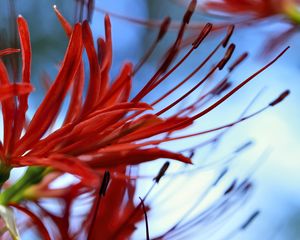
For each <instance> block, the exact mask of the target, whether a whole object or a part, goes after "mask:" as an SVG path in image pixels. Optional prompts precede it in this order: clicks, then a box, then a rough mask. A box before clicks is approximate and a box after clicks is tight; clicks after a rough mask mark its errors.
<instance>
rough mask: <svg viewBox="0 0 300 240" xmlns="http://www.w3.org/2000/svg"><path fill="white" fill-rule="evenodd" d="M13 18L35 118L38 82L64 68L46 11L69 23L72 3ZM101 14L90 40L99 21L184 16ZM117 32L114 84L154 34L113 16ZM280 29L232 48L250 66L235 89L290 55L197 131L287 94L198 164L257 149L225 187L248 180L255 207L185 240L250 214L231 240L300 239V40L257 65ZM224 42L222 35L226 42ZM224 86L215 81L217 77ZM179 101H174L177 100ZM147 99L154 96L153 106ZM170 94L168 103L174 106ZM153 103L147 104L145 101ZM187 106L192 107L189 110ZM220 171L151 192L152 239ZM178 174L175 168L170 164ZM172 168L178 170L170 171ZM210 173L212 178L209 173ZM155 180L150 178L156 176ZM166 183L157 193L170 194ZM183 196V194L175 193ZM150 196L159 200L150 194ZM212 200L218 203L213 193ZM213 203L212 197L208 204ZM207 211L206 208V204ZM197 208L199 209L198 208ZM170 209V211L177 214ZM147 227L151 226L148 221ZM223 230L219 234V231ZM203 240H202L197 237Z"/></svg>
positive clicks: (142, 9) (120, 5)
mask: <svg viewBox="0 0 300 240" xmlns="http://www.w3.org/2000/svg"><path fill="white" fill-rule="evenodd" d="M8 2H9V1H6V0H1V5H0V29H1V39H4V40H5V39H6V40H9V39H10V38H13V36H12V33H11V32H10V31H9V29H10V28H11V27H12V24H11V22H10V21H11V19H10V17H9V10H8V9H9V4H8ZM14 3H15V5H16V13H17V14H22V15H23V16H24V17H25V18H26V19H27V20H28V23H29V26H30V30H31V39H32V46H33V64H32V74H33V83H34V85H35V87H36V91H35V93H34V94H33V95H32V96H31V99H30V103H31V104H30V106H31V111H33V110H34V109H35V108H36V107H37V106H38V104H39V102H40V101H41V99H42V96H43V93H44V90H43V86H42V83H41V81H40V77H41V76H42V74H43V72H44V71H46V72H47V73H49V74H50V76H51V77H52V79H53V78H54V76H55V74H56V71H57V68H56V64H57V63H59V61H60V60H61V59H62V58H63V54H64V50H65V48H66V46H67V38H66V36H65V34H64V32H63V30H62V28H61V26H60V24H59V22H58V21H57V19H56V17H55V14H54V12H53V10H52V5H53V4H56V5H57V6H58V8H59V9H60V11H61V12H62V13H63V14H64V16H65V17H66V18H68V19H70V20H72V19H73V16H74V9H75V4H74V1H73V0H64V1H62V0H56V1H53V0H51V1H50V0H44V1H33V0H27V1H21V0H15V1H14ZM96 6H97V7H99V9H98V10H96V11H95V12H94V15H93V19H92V29H93V31H94V35H95V36H100V35H103V33H104V31H103V30H104V28H103V16H104V14H103V12H102V11H101V10H104V11H108V12H113V13H117V14H120V15H124V16H130V17H132V18H136V19H143V20H148V19H162V18H163V17H165V16H170V17H171V18H172V19H173V20H174V21H180V18H181V16H182V15H183V13H184V10H185V9H184V7H183V6H182V5H180V4H177V3H176V2H175V1H172V0H163V1H161V0H148V1H146V0H140V1H136V0H113V1H112V0H101V1H96ZM216 20H218V19H214V18H211V17H209V16H207V15H204V14H201V13H196V14H195V15H194V16H193V18H192V23H200V22H207V21H210V22H213V21H216ZM112 26H113V48H114V56H113V57H114V62H113V70H112V76H115V75H117V73H118V70H119V69H120V66H121V65H122V64H123V63H124V61H132V62H134V63H137V62H138V61H139V59H140V58H141V57H142V56H143V53H145V51H146V50H147V48H148V47H149V46H150V44H151V43H152V40H153V39H154V37H155V33H156V31H157V29H155V28H147V27H145V26H144V25H142V24H135V23H133V22H130V21H127V20H123V19H119V18H116V17H113V16H112ZM284 27H285V26H284V25H281V24H278V23H273V22H272V20H270V21H266V22H264V23H262V24H259V25H256V26H249V27H246V28H242V29H237V30H236V31H235V33H234V36H233V38H232V41H233V42H234V43H236V44H237V51H236V53H235V54H236V56H238V55H239V54H241V53H242V52H244V51H248V52H249V54H250V57H249V58H248V59H247V61H246V62H245V63H243V64H242V65H241V66H240V67H239V69H238V70H237V71H236V72H235V73H234V74H233V75H232V77H231V79H232V80H233V82H235V83H237V82H240V81H242V80H243V79H245V78H246V77H247V76H249V75H250V74H251V73H253V72H254V71H256V70H258V69H259V68H260V67H261V66H262V65H263V64H264V63H266V62H267V61H268V60H269V59H270V58H271V57H272V56H274V55H275V54H276V53H278V52H279V51H280V50H282V49H283V48H285V47H286V46H287V45H290V46H291V48H290V50H289V51H288V52H287V53H286V54H285V55H284V56H283V57H282V58H281V59H280V60H279V61H278V62H276V63H275V64H274V65H273V66H272V67H271V68H270V69H268V70H267V71H266V72H264V73H263V74H261V75H259V76H258V77H257V78H256V79H255V80H254V81H253V82H251V83H250V84H249V85H247V86H246V87H245V88H243V89H242V90H241V91H240V92H239V93H237V94H235V95H234V96H233V97H232V98H231V99H230V100H229V101H227V102H226V103H225V104H223V105H222V106H221V107H219V108H217V109H216V110H215V111H213V112H212V113H211V114H209V116H207V117H205V118H203V119H201V121H198V122H197V124H196V126H195V128H194V131H196V130H200V129H207V128H209V127H216V126H218V125H220V124H222V123H223V124H224V123H228V122H231V121H233V120H235V119H237V117H238V116H239V114H240V113H241V112H242V111H243V110H244V109H245V108H246V107H247V105H248V104H249V102H250V101H251V99H252V98H253V97H254V96H255V95H256V94H257V93H258V92H259V91H260V90H261V89H263V94H262V95H261V96H260V97H259V99H258V100H257V101H256V102H255V104H254V105H253V106H252V107H251V109H252V110H255V109H258V108H259V107H261V106H264V105H265V104H266V103H268V102H269V101H270V100H272V99H273V98H274V97H276V96H278V95H279V94H280V93H281V92H282V91H283V90H285V89H290V90H291V95H290V96H289V98H288V99H287V100H286V101H284V103H282V104H280V105H278V106H276V108H274V109H269V110H268V111H266V112H264V113H262V114H261V115H259V116H258V117H255V118H253V119H251V120H249V121H247V122H245V123H241V124H240V125H239V126H237V127H235V128H234V129H233V130H232V131H230V133H228V134H227V135H226V137H225V138H224V139H223V140H222V142H221V144H220V146H219V148H218V149H217V151H215V152H214V153H213V154H212V153H211V151H210V150H209V149H203V150H201V151H200V152H197V153H196V155H195V157H194V159H195V161H196V162H197V163H198V162H199V163H204V164H205V162H206V161H208V162H209V161H212V162H214V161H218V160H219V159H223V160H224V158H226V157H228V155H229V154H230V153H231V152H232V150H233V149H234V148H236V147H237V146H239V145H241V144H243V143H244V142H246V141H248V140H252V141H254V142H255V144H254V145H253V146H252V147H251V149H250V150H249V151H246V152H245V153H243V154H241V155H240V156H239V157H238V159H237V160H236V161H234V162H233V164H231V172H230V176H229V177H228V178H226V179H225V181H227V182H230V181H232V179H234V178H236V177H238V176H243V175H245V174H249V175H251V178H252V179H253V181H254V184H255V191H254V192H253V194H252V196H251V198H250V199H249V200H248V201H247V202H245V203H244V204H242V205H243V206H240V208H238V209H237V210H236V211H235V212H233V213H232V215H230V216H228V219H227V220H226V221H224V222H225V224H224V225H225V226H223V227H222V226H221V225H220V226H216V230H219V231H215V232H213V233H214V234H212V233H210V232H207V233H205V229H204V228H199V229H197V230H195V231H192V232H191V235H190V237H189V239H207V238H206V237H211V239H223V237H224V236H225V233H226V231H227V230H228V229H230V228H232V226H234V225H238V224H239V223H240V222H241V221H243V219H244V218H245V217H247V216H248V215H249V214H250V213H251V212H253V210H255V209H260V210H261V215H260V216H259V218H258V219H256V221H255V222H254V223H253V224H252V225H251V226H250V227H249V228H248V229H247V231H245V232H241V233H239V234H238V235H236V236H235V238H234V239H246V240H247V239H276V240H279V239H287V240H290V239H291V240H293V239H300V230H299V226H300V215H299V213H300V189H299V182H300V174H299V172H300V126H299V116H300V115H299V114H300V112H299V99H300V84H299V76H300V69H299V68H300V64H299V63H300V62H299V49H300V41H299V33H300V31H299V33H296V34H295V35H294V36H293V37H292V38H291V39H290V40H289V41H288V42H284V43H282V46H279V49H277V52H276V51H275V52H273V53H271V54H269V55H263V50H264V47H265V46H266V44H268V39H269V37H270V36H271V35H272V34H274V33H276V32H277V31H280V30H281V29H282V28H284ZM221 34H222V32H220V33H216V34H213V36H212V37H210V38H209V40H208V41H206V43H205V44H204V45H203V46H202V47H200V49H199V50H197V54H194V55H193V56H192V57H191V58H189V60H188V61H187V63H186V64H184V65H183V66H182V67H180V68H179V69H178V71H176V72H175V73H174V74H172V76H171V78H170V80H169V81H168V83H167V84H169V86H170V85H172V81H173V80H174V81H175V80H176V79H182V78H183V76H186V75H187V74H188V73H190V72H191V71H192V69H193V67H195V66H196V65H197V63H198V62H199V60H200V59H203V58H204V57H205V56H206V54H207V53H208V52H209V51H210V50H211V49H212V48H213V46H214V44H215V43H216V41H218V39H221V37H222V35H221ZM223 34H224V33H223ZM174 36H175V33H174V32H173V31H170V32H169V33H168V35H167V37H166V39H165V40H164V41H163V42H162V43H161V44H160V45H159V46H158V49H157V50H156V51H155V53H154V55H153V56H152V57H151V59H150V60H149V61H148V62H147V64H145V66H144V67H143V68H142V70H141V71H140V72H139V74H138V75H137V76H136V78H135V80H134V81H135V86H136V89H134V91H135V92H136V91H138V89H140V88H141V87H142V86H143V84H144V83H145V81H146V80H147V79H149V77H150V76H151V72H153V71H154V70H155V69H156V67H157V64H158V62H159V60H160V56H161V55H160V53H161V52H163V51H165V50H166V49H167V47H168V46H169V45H170V42H171V40H172V39H173V38H174ZM201 74H202V73H201V72H200V73H199V75H197V76H196V77H195V80H192V81H191V82H190V83H188V84H186V85H185V86H184V88H183V89H182V90H181V91H183V90H184V89H188V88H189V87H190V86H191V85H192V83H193V81H196V80H197V77H199V76H201ZM216 77H219V78H220V77H221V76H218V75H217V76H216ZM179 94H180V92H178V94H177V96H179ZM152 97H153V96H152ZM175 97H176V94H175V95H174V99H175ZM149 98H151V96H149ZM187 102H188V101H187ZM205 137H206V136H204V137H202V138H193V139H191V140H189V141H186V145H182V143H181V144H180V145H179V144H178V143H176V142H174V143H172V144H168V145H167V146H166V147H168V148H173V149H176V150H181V149H185V148H187V147H189V146H193V145H196V144H197V143H199V142H201V141H203V140H205ZM220 162H221V163H218V164H215V166H214V167H210V168H204V169H203V170H201V172H198V173H197V175H196V176H195V175H184V176H180V177H176V178H175V179H174V181H173V183H172V184H171V185H170V186H168V188H167V189H168V190H167V191H166V192H167V193H166V192H165V193H164V194H161V195H160V193H159V189H158V190H157V192H158V194H159V195H158V196H156V197H155V198H154V197H153V199H152V202H153V212H152V213H151V215H150V216H149V217H150V230H151V232H152V233H153V234H154V233H156V232H159V231H160V228H161V227H162V226H163V227H164V228H167V226H168V225H171V224H172V223H173V222H174V219H176V218H178V217H180V215H181V214H182V213H183V212H184V210H185V209H187V208H188V206H190V205H191V204H193V199H196V196H197V194H199V191H200V192H201V191H202V190H201V189H204V188H205V185H206V183H207V182H209V181H210V180H211V178H212V177H213V176H214V174H215V169H218V170H219V169H220V168H222V167H223V165H222V161H220ZM160 165H161V162H158V163H157V164H145V166H144V168H143V169H142V171H143V172H142V173H144V174H145V175H147V174H148V173H149V174H150V173H151V170H152V169H153V168H154V169H158V168H159V166H160ZM175 165H176V164H175ZM177 168H179V167H178V166H174V167H173V169H171V170H173V171H175V170H176V169H177ZM214 168H215V169H214ZM152 172H153V171H152ZM165 181H166V182H162V185H163V184H167V179H166V180H165ZM150 182H151V180H149V179H148V180H147V179H145V180H142V181H141V182H140V185H139V191H140V194H141V196H142V195H143V192H145V191H146V190H145V189H147V186H148V185H149V184H150ZM179 189H180V190H179ZM154 195H155V194H154ZM215 195H216V196H217V195H218V191H217V190H216V193H215ZM211 198H212V199H213V198H214V194H213V195H212V196H211ZM207 201H209V199H208V200H207ZM203 206H205V203H204V205H203ZM203 206H202V207H203ZM174 209H176V211H174ZM152 219H153V221H151V220H152ZM222 225H223V224H222ZM143 228H144V226H142V225H141V226H140V228H139V229H138V231H137V233H136V235H135V236H134V239H143V236H144V229H143ZM200 236H201V237H200Z"/></svg>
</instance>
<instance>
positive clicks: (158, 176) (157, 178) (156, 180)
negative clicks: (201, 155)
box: [153, 162, 170, 183]
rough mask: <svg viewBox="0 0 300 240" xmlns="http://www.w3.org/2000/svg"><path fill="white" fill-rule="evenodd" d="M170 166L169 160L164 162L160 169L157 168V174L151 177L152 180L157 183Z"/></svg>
mask: <svg viewBox="0 0 300 240" xmlns="http://www.w3.org/2000/svg"><path fill="white" fill-rule="evenodd" d="M169 166H170V162H165V163H164V165H163V166H162V167H161V169H160V170H159V172H158V174H157V176H156V177H155V178H153V180H154V181H155V182H156V183H159V181H160V179H161V178H162V177H163V176H164V175H165V173H166V171H167V170H168V168H169Z"/></svg>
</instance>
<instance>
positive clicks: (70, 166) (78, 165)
mask: <svg viewBox="0 0 300 240" xmlns="http://www.w3.org/2000/svg"><path fill="white" fill-rule="evenodd" d="M12 165H16V166H47V167H53V168H55V169H57V170H59V171H62V172H64V173H70V174H73V175H75V176H79V177H80V178H81V180H82V182H83V183H84V184H85V185H87V186H90V187H96V186H98V185H99V177H98V175H97V174H96V173H95V172H94V171H92V170H91V169H90V168H89V167H88V166H87V165H86V164H85V163H83V162H81V161H80V160H79V159H77V158H74V157H71V156H66V155H62V154H53V155H50V156H49V157H47V158H43V157H35V156H24V157H19V158H12Z"/></svg>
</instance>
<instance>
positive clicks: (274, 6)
mask: <svg viewBox="0 0 300 240" xmlns="http://www.w3.org/2000/svg"><path fill="white" fill-rule="evenodd" d="M286 2H288V1H286V0H279V1H278V0H277V1H276V0H275V1H274V0H254V1H251V0H221V1H218V0H207V1H205V3H204V5H203V8H204V9H205V10H207V11H209V12H219V13H224V14H233V15H236V14H241V16H244V17H245V15H246V16H247V15H249V17H252V18H265V17H269V16H274V15H277V14H281V13H282V12H283V6H284V5H285V4H286Z"/></svg>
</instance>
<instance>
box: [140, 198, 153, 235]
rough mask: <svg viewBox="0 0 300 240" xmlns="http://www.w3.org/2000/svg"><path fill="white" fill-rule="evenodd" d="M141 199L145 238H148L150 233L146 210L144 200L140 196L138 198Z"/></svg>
mask: <svg viewBox="0 0 300 240" xmlns="http://www.w3.org/2000/svg"><path fill="white" fill-rule="evenodd" d="M139 199H140V200H141V204H142V208H143V212H144V216H145V224H146V239H147V240H150V234H149V223H148V217H147V211H146V207H145V204H144V200H143V199H142V198H139Z"/></svg>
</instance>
